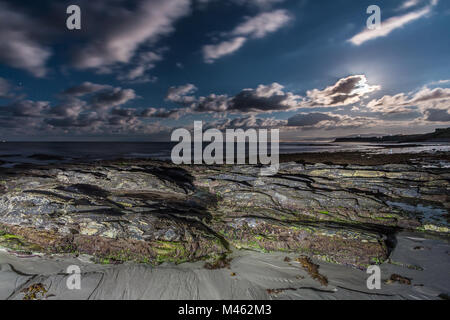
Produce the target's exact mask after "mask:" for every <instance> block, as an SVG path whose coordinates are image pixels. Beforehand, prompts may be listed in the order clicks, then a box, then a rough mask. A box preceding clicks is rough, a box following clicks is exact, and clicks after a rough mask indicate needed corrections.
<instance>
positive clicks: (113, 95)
mask: <svg viewBox="0 0 450 320" xmlns="http://www.w3.org/2000/svg"><path fill="white" fill-rule="evenodd" d="M136 97H137V96H136V93H135V91H134V90H133V89H122V88H120V87H118V88H114V89H112V90H107V91H101V92H99V93H98V94H96V95H94V96H93V97H92V99H91V104H92V107H93V108H94V109H100V110H105V109H110V108H112V107H115V106H120V105H122V104H125V103H127V102H128V101H130V100H133V99H135V98H136Z"/></svg>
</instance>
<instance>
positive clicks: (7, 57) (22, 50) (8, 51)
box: [0, 2, 51, 77]
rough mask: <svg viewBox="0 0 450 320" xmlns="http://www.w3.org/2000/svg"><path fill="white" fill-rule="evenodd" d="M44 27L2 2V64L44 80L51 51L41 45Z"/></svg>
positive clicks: (0, 21) (0, 11) (0, 14)
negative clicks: (41, 31) (41, 30)
mask: <svg viewBox="0 0 450 320" xmlns="http://www.w3.org/2000/svg"><path fill="white" fill-rule="evenodd" d="M42 27H43V26H42V25H41V24H40V23H38V22H37V21H35V20H34V18H33V17H31V16H26V15H24V14H23V13H19V12H16V11H14V10H13V9H11V8H10V7H9V6H7V5H6V4H4V3H2V2H0V39H1V41H0V61H1V62H2V63H5V64H6V65H9V66H11V67H14V68H18V69H23V70H26V71H28V72H30V73H31V74H33V75H34V76H36V77H43V76H45V75H46V73H47V68H46V63H47V60H48V58H49V57H50V56H51V50H50V49H49V48H47V47H46V46H44V45H42V43H40V42H39V38H40V35H39V31H38V30H39V29H40V28H42Z"/></svg>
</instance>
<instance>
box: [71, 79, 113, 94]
mask: <svg viewBox="0 0 450 320" xmlns="http://www.w3.org/2000/svg"><path fill="white" fill-rule="evenodd" d="M111 88H112V87H111V86H109V85H103V84H96V83H92V82H89V81H86V82H83V83H82V84H80V85H77V86H74V87H70V88H69V89H67V90H65V91H63V94H64V95H68V96H74V97H81V96H84V95H86V94H90V93H94V92H98V91H101V90H105V89H111Z"/></svg>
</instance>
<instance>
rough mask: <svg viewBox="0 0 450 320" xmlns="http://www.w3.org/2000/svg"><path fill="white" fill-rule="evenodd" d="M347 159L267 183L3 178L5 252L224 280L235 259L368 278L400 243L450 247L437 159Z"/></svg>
mask: <svg viewBox="0 0 450 320" xmlns="http://www.w3.org/2000/svg"><path fill="white" fill-rule="evenodd" d="M389 156H390V155H383V157H384V158H383V159H385V160H386V161H389V159H388V157H389ZM393 156H397V155H393ZM306 157H313V156H312V155H311V154H310V155H308V156H306ZM343 157H344V156H343V155H341V156H339V154H328V156H327V155H326V154H322V160H323V161H320V162H319V161H318V159H319V156H316V157H315V158H314V161H308V160H306V161H305V159H302V156H301V155H297V158H295V157H293V156H292V155H291V156H290V157H289V158H286V159H284V160H285V161H287V162H283V163H282V164H281V165H280V170H279V172H278V173H277V174H276V175H275V176H271V177H261V176H259V175H258V173H259V168H257V167H254V166H225V165H224V166H174V165H172V164H170V163H167V162H161V161H152V160H116V161H100V162H94V163H72V164H53V165H49V166H22V167H16V168H9V169H7V168H3V169H2V170H1V172H0V246H2V247H5V248H7V249H8V251H9V252H10V253H13V254H16V255H19V256H32V255H35V254H37V253H39V254H48V255H52V254H59V253H64V254H69V255H73V256H75V257H76V256H78V255H82V254H83V255H84V254H87V255H90V256H92V259H93V260H94V261H95V262H97V263H102V264H117V263H123V262H129V261H132V262H137V263H145V264H150V265H158V264H160V263H163V262H173V263H176V264H178V263H182V262H192V261H200V260H204V261H205V262H207V263H209V266H216V267H218V268H220V267H223V266H224V265H226V264H227V263H226V262H224V261H226V260H227V255H228V254H229V253H230V252H231V251H233V250H253V251H258V252H284V253H287V254H288V253H294V254H302V255H307V256H311V257H313V258H315V259H319V260H323V261H327V262H332V263H337V264H342V265H348V266H352V267H355V268H359V269H365V268H366V267H367V266H368V265H370V264H381V263H383V262H384V261H386V260H388V259H389V257H390V253H391V252H392V250H393V249H394V247H395V245H396V240H395V234H396V233H397V232H399V231H402V230H407V231H420V232H425V233H431V234H435V235H437V236H439V237H444V238H448V237H449V228H448V218H449V208H450V192H449V191H450V182H449V181H450V171H449V169H448V168H442V167H439V166H437V167H436V166H434V165H430V163H431V164H433V163H434V162H433V161H434V160H436V157H435V158H434V160H433V156H430V155H428V156H427V157H428V158H427V157H418V156H417V155H415V156H410V159H411V158H415V159H416V160H414V161H410V162H408V161H396V162H398V164H394V163H392V161H391V162H388V164H386V163H382V164H373V163H370V164H364V163H361V162H358V163H357V164H352V161H349V160H348V157H347V160H346V161H347V162H346V164H334V163H333V161H332V159H339V158H343ZM403 157H405V158H406V157H407V156H405V155H404V156H403ZM442 157H443V158H444V159H448V154H444V155H442V154H441V155H439V159H438V160H439V161H442ZM344 158H345V157H344ZM330 159H331V160H330ZM369 159H370V158H369ZM417 159H418V160H417ZM394 162H395V161H394ZM221 262H223V263H221Z"/></svg>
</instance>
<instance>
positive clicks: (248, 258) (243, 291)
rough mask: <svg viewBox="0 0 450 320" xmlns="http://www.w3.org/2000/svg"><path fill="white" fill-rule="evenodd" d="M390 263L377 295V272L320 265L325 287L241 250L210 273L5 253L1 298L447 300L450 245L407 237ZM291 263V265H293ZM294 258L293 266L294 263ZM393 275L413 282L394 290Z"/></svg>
mask: <svg viewBox="0 0 450 320" xmlns="http://www.w3.org/2000/svg"><path fill="white" fill-rule="evenodd" d="M397 241H398V243H397V246H396V248H395V249H394V251H393V253H392V254H391V260H390V262H387V263H383V264H382V265H381V266H380V267H381V278H382V283H381V289H380V290H376V289H375V290H369V289H368V288H367V286H366V281H367V278H368V277H369V274H367V273H366V272H365V270H358V269H354V268H350V267H346V266H342V265H337V264H331V263H326V262H321V261H317V260H314V263H315V264H317V265H319V272H320V274H322V275H324V276H325V277H327V278H328V285H327V286H323V285H321V284H320V283H319V282H318V281H317V280H314V279H313V278H312V277H311V275H310V274H308V273H307V272H306V271H305V270H304V269H303V268H302V267H301V265H300V264H299V263H298V262H296V261H295V259H296V258H297V257H299V255H298V254H288V255H286V254H284V253H270V254H263V253H257V252H252V251H237V252H234V254H233V255H232V257H233V260H232V261H231V264H230V267H229V268H224V269H219V270H208V269H205V268H204V262H196V263H184V264H181V265H173V264H163V265H160V266H157V267H150V266H147V265H142V264H122V265H112V266H111V265H109V266H103V265H98V264H93V263H91V262H89V257H87V256H80V257H78V258H69V257H64V256H53V257H39V256H35V257H18V256H15V255H12V254H10V253H7V252H5V251H1V252H0V299H12V300H20V299H23V298H24V293H23V292H22V290H23V289H24V288H27V287H29V286H31V285H32V284H36V283H42V284H43V287H44V288H45V289H46V290H47V291H48V292H47V293H46V294H45V296H46V297H47V298H46V299H48V300H54V299H82V300H84V299H152V300H153V299H188V300H190V299H192V300H198V299H200V300H203V299H249V300H261V299H426V300H428V299H441V298H440V296H441V297H445V295H447V296H448V295H449V293H450V271H449V270H450V243H449V239H448V238H434V237H430V236H429V235H425V234H422V233H417V234H416V233H400V234H399V235H397ZM286 257H288V258H289V259H286ZM287 260H290V261H287ZM69 265H78V266H79V267H80V269H81V272H82V274H81V289H80V290H76V289H75V290H69V289H68V288H67V286H66V281H67V279H68V275H67V274H66V270H67V267H68V266H69ZM392 274H398V275H400V276H402V277H406V278H409V279H411V284H410V285H407V284H400V283H397V282H394V283H390V284H387V283H386V282H385V281H386V280H388V279H389V278H390V277H391V275H392Z"/></svg>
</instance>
